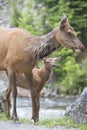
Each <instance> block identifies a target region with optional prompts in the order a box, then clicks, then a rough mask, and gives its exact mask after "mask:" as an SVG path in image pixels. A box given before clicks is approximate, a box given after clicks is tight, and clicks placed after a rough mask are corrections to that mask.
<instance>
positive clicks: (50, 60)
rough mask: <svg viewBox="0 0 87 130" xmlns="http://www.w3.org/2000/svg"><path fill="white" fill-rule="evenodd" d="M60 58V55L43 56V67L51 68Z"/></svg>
mask: <svg viewBox="0 0 87 130" xmlns="http://www.w3.org/2000/svg"><path fill="white" fill-rule="evenodd" d="M60 59H61V57H56V58H43V62H44V64H45V67H46V68H47V69H52V68H55V67H56V62H58V61H59V60H60Z"/></svg>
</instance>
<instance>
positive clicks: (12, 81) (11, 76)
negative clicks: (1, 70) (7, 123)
mask: <svg viewBox="0 0 87 130" xmlns="http://www.w3.org/2000/svg"><path fill="white" fill-rule="evenodd" d="M8 78H9V86H10V87H11V91H12V96H13V115H12V117H13V119H14V121H18V116H17V112H16V97H17V88H16V74H15V73H14V72H13V71H12V70H11V69H8Z"/></svg>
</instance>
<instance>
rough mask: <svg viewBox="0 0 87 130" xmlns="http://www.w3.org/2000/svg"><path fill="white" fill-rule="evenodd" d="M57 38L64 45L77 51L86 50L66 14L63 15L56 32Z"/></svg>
mask: <svg viewBox="0 0 87 130" xmlns="http://www.w3.org/2000/svg"><path fill="white" fill-rule="evenodd" d="M56 40H57V41H58V42H59V44H61V45H62V46H65V47H66V48H69V49H72V50H74V51H75V52H77V53H79V52H81V51H84V46H83V44H82V43H81V41H80V40H79V39H78V37H77V35H76V32H75V31H74V29H73V28H72V26H71V25H70V24H69V22H68V19H67V17H66V15H65V14H63V15H62V18H61V22H60V25H59V28H58V29H57V32H56Z"/></svg>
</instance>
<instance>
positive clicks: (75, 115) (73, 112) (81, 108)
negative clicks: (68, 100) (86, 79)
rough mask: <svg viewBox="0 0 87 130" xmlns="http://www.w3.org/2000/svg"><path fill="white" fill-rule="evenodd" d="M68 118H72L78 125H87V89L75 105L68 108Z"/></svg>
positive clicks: (66, 113)
mask: <svg viewBox="0 0 87 130" xmlns="http://www.w3.org/2000/svg"><path fill="white" fill-rule="evenodd" d="M65 115H66V116H70V117H71V118H72V119H73V120H74V121H75V122H76V123H87V87H86V88H85V89H84V90H83V92H82V94H81V95H80V96H79V98H77V99H76V100H75V102H74V103H73V104H71V105H70V106H68V107H67V108H66V112H65Z"/></svg>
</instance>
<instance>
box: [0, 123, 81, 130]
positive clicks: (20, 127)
mask: <svg viewBox="0 0 87 130" xmlns="http://www.w3.org/2000/svg"><path fill="white" fill-rule="evenodd" d="M0 130H79V129H77V128H65V127H63V126H57V127H54V128H47V127H46V126H40V125H39V126H38V125H30V124H24V123H23V124H14V123H12V122H3V121H0Z"/></svg>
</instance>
